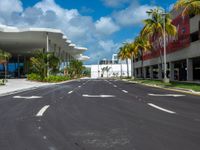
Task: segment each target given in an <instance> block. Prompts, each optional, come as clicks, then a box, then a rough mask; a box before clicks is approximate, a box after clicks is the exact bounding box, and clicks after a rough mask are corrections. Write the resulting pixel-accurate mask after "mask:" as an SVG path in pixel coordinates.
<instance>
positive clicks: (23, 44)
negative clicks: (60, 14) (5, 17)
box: [0, 25, 87, 57]
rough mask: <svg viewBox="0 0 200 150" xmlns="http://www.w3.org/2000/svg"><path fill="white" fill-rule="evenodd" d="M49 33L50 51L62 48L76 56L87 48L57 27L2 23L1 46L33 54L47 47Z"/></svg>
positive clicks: (5, 48)
mask: <svg viewBox="0 0 200 150" xmlns="http://www.w3.org/2000/svg"><path fill="white" fill-rule="evenodd" d="M47 35H48V39H49V40H50V42H49V47H50V51H53V50H55V49H56V50H58V49H60V50H62V51H64V52H66V53H69V54H71V55H72V56H73V57H75V55H78V54H82V53H83V52H85V51H86V50H87V48H83V47H77V46H76V45H75V44H73V43H71V41H70V40H69V39H68V38H67V36H65V35H64V34H63V32H62V31H60V30H57V29H50V28H17V27H10V26H5V25H0V48H2V49H4V50H6V51H8V52H11V53H12V54H21V55H28V54H32V53H33V52H34V51H35V50H38V49H43V48H46V47H47Z"/></svg>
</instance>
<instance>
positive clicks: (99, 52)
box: [89, 40, 121, 63]
mask: <svg viewBox="0 0 200 150" xmlns="http://www.w3.org/2000/svg"><path fill="white" fill-rule="evenodd" d="M120 45H121V44H120V43H115V42H114V41H113V40H100V41H98V43H97V44H96V47H95V48H96V51H95V53H91V54H89V56H90V58H92V60H91V61H92V63H97V61H98V59H103V58H107V59H111V56H112V54H113V53H116V52H117V51H118V49H119V47H120Z"/></svg>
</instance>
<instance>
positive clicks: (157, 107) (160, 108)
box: [148, 103, 176, 114]
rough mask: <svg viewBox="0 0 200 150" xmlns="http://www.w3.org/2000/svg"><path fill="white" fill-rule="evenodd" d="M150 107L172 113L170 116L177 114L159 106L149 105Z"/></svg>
mask: <svg viewBox="0 0 200 150" xmlns="http://www.w3.org/2000/svg"><path fill="white" fill-rule="evenodd" d="M148 105H149V106H151V107H154V108H156V109H159V110H161V111H164V112H167V113H170V114H176V112H174V111H171V110H168V109H165V108H162V107H159V106H157V105H155V104H152V103H148Z"/></svg>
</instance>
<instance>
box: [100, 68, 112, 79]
mask: <svg viewBox="0 0 200 150" xmlns="http://www.w3.org/2000/svg"><path fill="white" fill-rule="evenodd" d="M110 69H111V67H108V66H106V67H103V68H102V69H101V70H102V72H103V75H104V72H106V74H107V78H108V72H109V71H110Z"/></svg>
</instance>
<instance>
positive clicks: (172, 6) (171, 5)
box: [167, 3, 175, 11]
mask: <svg viewBox="0 0 200 150" xmlns="http://www.w3.org/2000/svg"><path fill="white" fill-rule="evenodd" d="M174 5H175V4H174V3H172V4H170V5H169V7H168V8H167V11H171V10H172V9H173V8H174Z"/></svg>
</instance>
